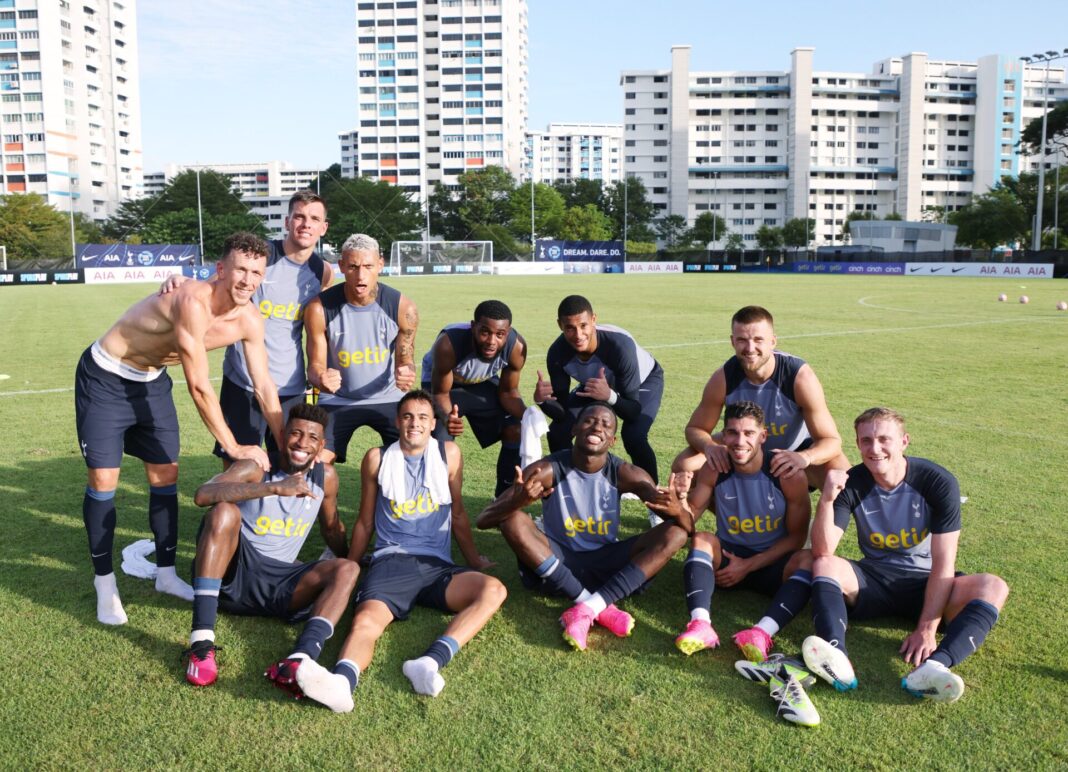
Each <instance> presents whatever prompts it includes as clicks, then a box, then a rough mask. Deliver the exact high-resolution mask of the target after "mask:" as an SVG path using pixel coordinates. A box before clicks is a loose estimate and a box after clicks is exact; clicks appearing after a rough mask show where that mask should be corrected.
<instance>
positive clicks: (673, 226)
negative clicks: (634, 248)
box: [656, 214, 686, 249]
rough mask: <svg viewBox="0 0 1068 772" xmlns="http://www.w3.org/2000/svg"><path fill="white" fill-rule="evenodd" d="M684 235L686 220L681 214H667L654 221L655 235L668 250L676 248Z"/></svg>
mask: <svg viewBox="0 0 1068 772" xmlns="http://www.w3.org/2000/svg"><path fill="white" fill-rule="evenodd" d="M685 234H686V218H685V217H683V216H682V215H681V214H669V215H667V216H666V217H661V218H660V219H659V220H657V221H656V235H657V236H659V237H660V240H661V241H663V242H664V246H665V247H667V248H668V249H670V248H672V247H675V246H678V245H679V244H681V243H682V241H683V236H684V235H685Z"/></svg>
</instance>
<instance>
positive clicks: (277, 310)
mask: <svg viewBox="0 0 1068 772" xmlns="http://www.w3.org/2000/svg"><path fill="white" fill-rule="evenodd" d="M260 314H262V315H263V318H264V319H285V320H286V321H290V322H299V321H300V320H301V319H303V318H304V305H303V304H302V303H288V304H286V303H272V302H271V301H269V300H267V299H264V300H261V301H260Z"/></svg>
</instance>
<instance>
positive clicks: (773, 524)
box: [727, 515, 782, 536]
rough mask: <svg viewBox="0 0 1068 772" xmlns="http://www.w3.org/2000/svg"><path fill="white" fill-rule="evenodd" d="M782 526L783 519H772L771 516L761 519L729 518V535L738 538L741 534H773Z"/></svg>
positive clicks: (758, 517)
mask: <svg viewBox="0 0 1068 772" xmlns="http://www.w3.org/2000/svg"><path fill="white" fill-rule="evenodd" d="M780 525H782V518H781V517H776V518H774V519H773V518H772V517H771V516H770V515H764V516H763V517H760V516H759V515H758V516H757V517H735V516H733V515H732V516H731V517H728V518H727V533H729V534H734V535H735V536H737V535H738V534H740V533H772V532H774V531H776V530H778V528H779V526H780Z"/></svg>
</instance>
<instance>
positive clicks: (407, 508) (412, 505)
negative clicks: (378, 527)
mask: <svg viewBox="0 0 1068 772" xmlns="http://www.w3.org/2000/svg"><path fill="white" fill-rule="evenodd" d="M389 508H390V510H392V512H393V518H394V519H396V520H400V519H401V518H402V517H404V516H405V515H417V514H418V515H429V514H430V513H431V512H437V511H438V510H439V509H441V505H440V504H438V503H437V502H435V501H434V500H433V499H432V498H430V494H429V493H420V494H419V495H418V496H416V497H415V498H414V499H408V500H407V501H394V500H393V499H390V500H389Z"/></svg>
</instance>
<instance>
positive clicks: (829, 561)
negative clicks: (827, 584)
mask: <svg viewBox="0 0 1068 772" xmlns="http://www.w3.org/2000/svg"><path fill="white" fill-rule="evenodd" d="M839 562H840V558H836V557H835V556H834V555H821V556H820V557H818V558H813V559H812V575H813V576H829V577H831V578H832V579H834V578H837V575H838V570H837V569H838V563H839Z"/></svg>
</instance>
